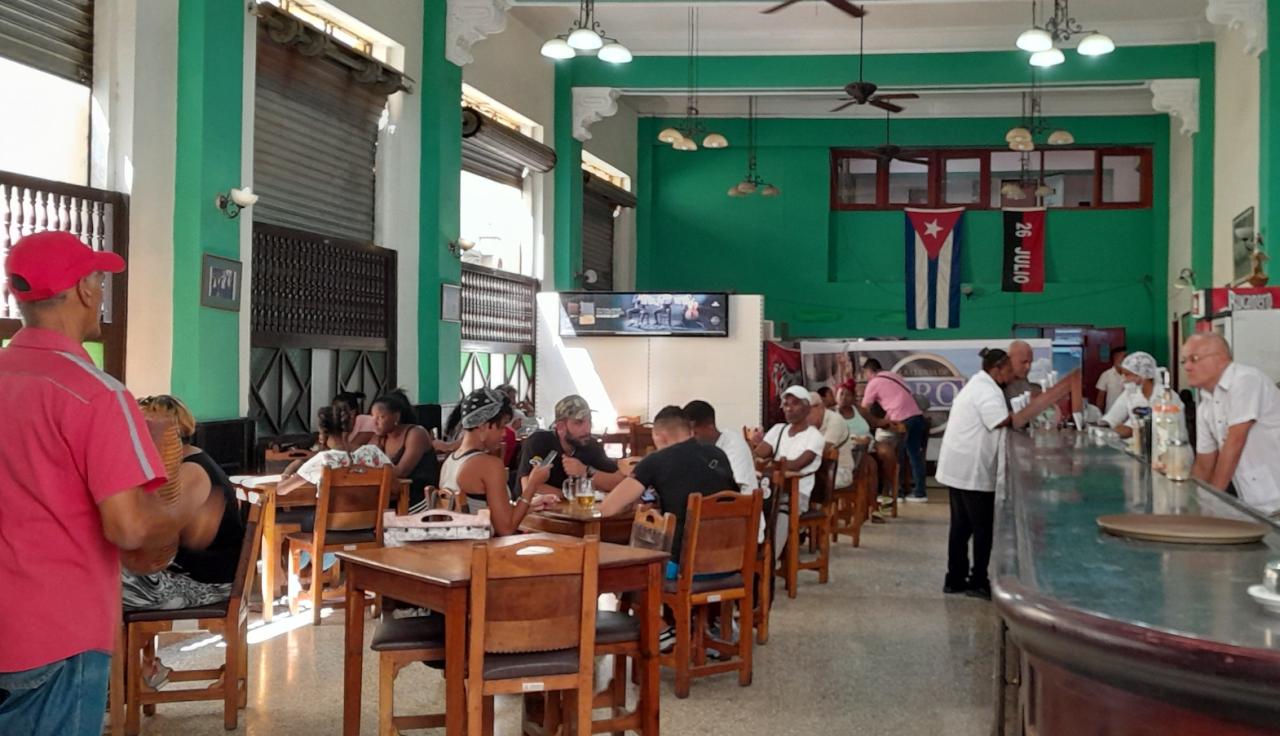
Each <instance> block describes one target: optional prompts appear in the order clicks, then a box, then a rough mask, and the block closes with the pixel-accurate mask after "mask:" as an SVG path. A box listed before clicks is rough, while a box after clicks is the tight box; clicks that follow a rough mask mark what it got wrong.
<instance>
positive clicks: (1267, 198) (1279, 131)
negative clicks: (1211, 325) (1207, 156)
mask: <svg viewBox="0 0 1280 736" xmlns="http://www.w3.org/2000/svg"><path fill="white" fill-rule="evenodd" d="M1267 39H1268V41H1267V43H1268V48H1267V50H1266V51H1264V52H1262V56H1261V57H1260V58H1259V59H1258V63H1259V70H1258V71H1259V75H1258V76H1259V87H1260V89H1259V90H1258V116H1259V118H1261V119H1260V120H1259V121H1258V136H1259V137H1258V157H1259V164H1260V165H1259V166H1258V217H1257V219H1256V222H1257V225H1258V232H1259V233H1260V234H1261V235H1262V238H1263V241H1262V242H1263V243H1264V245H1265V244H1266V243H1267V242H1268V240H1269V239H1270V237H1269V236H1270V235H1271V234H1272V233H1273V232H1275V233H1277V235H1276V237H1280V183H1277V182H1276V181H1275V178H1276V177H1277V176H1280V162H1278V161H1277V160H1276V158H1277V157H1280V50H1277V49H1275V48H1274V44H1276V43H1280V0H1268V1H1267ZM1202 106H1203V103H1202ZM1272 268H1274V266H1272Z"/></svg>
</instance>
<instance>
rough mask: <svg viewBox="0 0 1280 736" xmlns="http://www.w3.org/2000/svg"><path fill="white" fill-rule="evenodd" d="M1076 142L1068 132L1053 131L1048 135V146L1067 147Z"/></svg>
mask: <svg viewBox="0 0 1280 736" xmlns="http://www.w3.org/2000/svg"><path fill="white" fill-rule="evenodd" d="M1075 142H1076V137H1075V136H1074V135H1071V133H1070V131H1066V130H1055V131H1053V132H1052V133H1050V134H1049V145H1051V146H1069V145H1071V144H1072V143H1075Z"/></svg>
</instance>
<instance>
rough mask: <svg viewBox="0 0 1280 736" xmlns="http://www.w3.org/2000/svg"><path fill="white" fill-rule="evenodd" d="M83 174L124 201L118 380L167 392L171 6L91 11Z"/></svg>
mask: <svg viewBox="0 0 1280 736" xmlns="http://www.w3.org/2000/svg"><path fill="white" fill-rule="evenodd" d="M94 26H95V27H94V34H95V39H94V44H95V49H94V80H95V82H94V89H93V138H94V144H93V159H92V160H93V164H92V167H91V176H90V180H91V184H92V186H95V187H101V188H105V189H111V190H115V191H121V192H125V193H126V194H128V195H129V196H130V201H129V271H128V273H129V316H128V319H129V330H128V336H127V343H126V355H125V380H126V382H127V383H128V385H129V389H130V390H131V391H133V393H134V394H136V395H138V396H144V395H147V394H157V393H167V392H168V391H169V390H170V371H171V370H172V365H173V203H174V185H175V166H176V155H177V125H178V121H177V109H178V108H177V105H178V81H177V66H178V64H177V61H178V45H177V33H178V6H177V3H174V2H170V1H169V0H117V1H116V2H111V3H99V4H98V12H96V13H95V18H94Z"/></svg>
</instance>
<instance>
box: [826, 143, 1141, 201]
mask: <svg viewBox="0 0 1280 736" xmlns="http://www.w3.org/2000/svg"><path fill="white" fill-rule="evenodd" d="M1025 169H1026V171H1027V174H1028V175H1029V176H1030V177H1031V178H1033V179H1035V181H1033V182H1032V183H1031V185H1030V186H1025V185H1024V184H1023V171H1024V166H1023V154H1022V153H1019V152H1017V151H1010V150H1007V149H917V150H903V151H900V152H899V153H898V155H897V157H895V158H893V159H886V158H883V157H882V156H880V155H879V154H878V151H876V150H875V149H869V150H865V149H864V150H843V149H833V150H832V152H831V208H832V209H834V210H860V209H871V210H876V209H899V208H901V207H904V206H925V207H945V206H948V205H963V206H965V207H969V208H970V209H998V208H1001V207H1033V206H1036V205H1037V204H1040V205H1042V206H1045V207H1051V208H1065V209H1083V208H1095V209H1096V208H1105V209H1126V208H1146V207H1150V206H1151V149H1150V148H1146V147H1125V148H1111V147H1108V148H1052V149H1042V150H1036V151H1032V152H1030V153H1029V161H1028V164H1027V166H1026V167H1025ZM1040 177H1043V187H1044V188H1047V189H1048V190H1051V191H1050V193H1048V194H1045V193H1044V188H1042V187H1041V186H1040V184H1041V182H1040V180H1039V179H1040ZM1037 189H1041V194H1039V195H1037V194H1036V190H1037Z"/></svg>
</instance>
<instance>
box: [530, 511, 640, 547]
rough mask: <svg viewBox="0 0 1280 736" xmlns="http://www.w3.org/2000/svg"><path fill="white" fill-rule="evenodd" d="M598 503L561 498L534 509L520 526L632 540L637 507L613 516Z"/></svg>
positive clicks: (609, 539) (619, 541) (615, 540)
mask: <svg viewBox="0 0 1280 736" xmlns="http://www.w3.org/2000/svg"><path fill="white" fill-rule="evenodd" d="M598 503H599V502H597V506H593V507H591V508H583V507H582V506H578V505H577V504H572V503H569V502H568V501H561V502H559V503H558V504H556V505H555V506H551V507H549V508H546V509H543V510H541V511H530V512H529V513H528V514H526V515H525V517H524V520H523V521H521V522H520V529H521V530H523V531H529V532H546V533H547V534H564V535H566V536H570V537H585V536H587V535H592V534H594V535H595V536H597V537H600V541H601V542H612V543H613V544H630V543H631V525H632V523H633V522H634V521H635V507H634V506H632V507H629V508H626V509H623V510H622V511H620V512H618V513H617V514H615V515H613V516H601V515H600V509H599V507H598Z"/></svg>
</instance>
